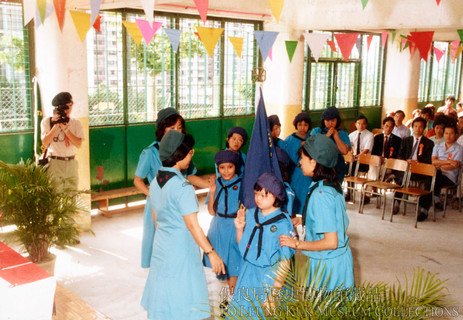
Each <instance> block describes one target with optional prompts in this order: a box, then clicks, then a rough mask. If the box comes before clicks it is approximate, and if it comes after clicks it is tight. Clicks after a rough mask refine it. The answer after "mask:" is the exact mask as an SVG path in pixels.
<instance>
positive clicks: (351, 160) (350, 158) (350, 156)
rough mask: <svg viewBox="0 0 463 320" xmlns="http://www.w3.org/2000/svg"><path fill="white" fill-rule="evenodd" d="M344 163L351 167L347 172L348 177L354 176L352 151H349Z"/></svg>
mask: <svg viewBox="0 0 463 320" xmlns="http://www.w3.org/2000/svg"><path fill="white" fill-rule="evenodd" d="M344 162H346V164H348V165H349V170H348V171H347V174H346V176H350V175H352V165H353V164H354V156H353V155H352V152H351V151H348V152H347V153H346V154H345V155H344Z"/></svg>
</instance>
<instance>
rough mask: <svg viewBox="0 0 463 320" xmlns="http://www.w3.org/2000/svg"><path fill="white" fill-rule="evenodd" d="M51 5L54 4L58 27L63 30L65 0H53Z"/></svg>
mask: <svg viewBox="0 0 463 320" xmlns="http://www.w3.org/2000/svg"><path fill="white" fill-rule="evenodd" d="M53 5H54V6H55V13H56V18H57V19H58V25H59V29H60V30H61V32H63V26H64V16H65V14H66V0H53Z"/></svg>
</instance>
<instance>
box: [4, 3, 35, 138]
mask: <svg viewBox="0 0 463 320" xmlns="http://www.w3.org/2000/svg"><path fill="white" fill-rule="evenodd" d="M23 25H24V24H23V11H22V4H21V2H17V1H15V2H13V1H0V133H5V132H20V131H30V130H32V128H33V119H32V117H33V115H32V85H31V76H30V71H31V60H30V56H31V55H30V48H29V46H30V43H29V32H30V29H29V28H30V27H24V26H23Z"/></svg>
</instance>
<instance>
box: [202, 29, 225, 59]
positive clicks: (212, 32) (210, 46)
mask: <svg viewBox="0 0 463 320" xmlns="http://www.w3.org/2000/svg"><path fill="white" fill-rule="evenodd" d="M196 30H198V34H199V39H200V40H201V42H202V43H203V44H204V47H205V48H206V51H207V54H208V55H209V57H212V56H213V55H214V49H215V46H216V44H217V42H218V41H219V39H220V36H221V35H222V33H223V28H207V27H199V26H198V27H196Z"/></svg>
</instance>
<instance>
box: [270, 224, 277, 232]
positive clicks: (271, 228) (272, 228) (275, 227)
mask: <svg viewBox="0 0 463 320" xmlns="http://www.w3.org/2000/svg"><path fill="white" fill-rule="evenodd" d="M277 230H278V228H277V226H276V225H273V226H271V227H270V231H272V232H275V231H277Z"/></svg>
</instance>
